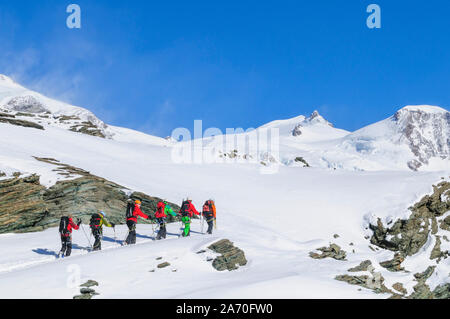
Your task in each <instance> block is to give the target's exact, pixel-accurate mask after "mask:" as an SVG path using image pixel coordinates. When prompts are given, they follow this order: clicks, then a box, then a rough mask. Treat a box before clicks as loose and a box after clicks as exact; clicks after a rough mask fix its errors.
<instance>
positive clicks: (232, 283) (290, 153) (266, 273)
mask: <svg viewBox="0 0 450 319" xmlns="http://www.w3.org/2000/svg"><path fill="white" fill-rule="evenodd" d="M0 87H1V88H2V89H1V90H0V97H1V96H2V94H3V96H11V92H14V94H17V95H18V96H19V95H20V94H22V93H23V92H22V91H21V90H23V88H22V87H20V86H18V85H17V84H15V83H14V82H12V81H11V80H9V79H8V78H2V77H0ZM8 88H9V90H10V91H8ZM20 92H22V93H20ZM25 94H27V95H29V94H31V93H30V92H25ZM38 97H39V99H41V97H40V96H38ZM43 101H45V100H43ZM46 102H48V101H46ZM2 103H7V102H5V101H3V102H2ZM0 105H1V103H0ZM45 105H46V106H47V107H48V108H49V109H50V111H51V112H52V113H55V112H64V115H67V114H73V113H70V112H78V109H71V111H70V112H69V113H67V112H68V111H67V110H66V109H65V107H66V104H58V105H55V104H52V103H50V102H48V103H46V104H45ZM70 108H72V107H70ZM84 111H85V110H84V109H81V110H80V112H81V113H77V114H78V115H80V114H85V115H86V116H88V115H90V114H89V113H84ZM432 111H433V112H435V111H436V110H435V109H434V108H433V109H432ZM444 111H445V110H444ZM87 112H89V111H87ZM436 112H437V111H436ZM445 112H446V111H445ZM297 124H301V125H302V130H303V131H302V134H301V135H299V136H293V135H292V134H291V133H292V130H293V129H294V127H295V126H296V125H297ZM390 125H391V122H389V121H385V122H383V121H382V122H381V123H380V122H379V123H376V124H374V126H372V127H367V128H366V129H363V130H360V131H357V132H355V133H349V132H347V131H344V130H340V129H336V128H333V127H332V126H331V125H330V124H329V123H328V122H327V121H325V120H323V121H322V120H321V119H320V118H318V117H317V116H314V118H313V120H311V118H309V119H307V118H306V117H304V116H301V117H297V118H294V119H291V120H284V121H275V122H272V123H269V124H267V125H265V126H263V127H260V128H258V129H257V130H258V131H264V130H268V129H270V128H273V127H277V128H279V129H280V152H279V156H278V157H277V158H275V157H274V161H273V162H274V163H273V165H276V166H277V171H276V173H274V174H261V164H260V163H259V161H257V162H256V163H252V162H249V161H242V162H233V161H223V162H221V163H209V164H204V163H203V164H191V163H175V162H174V160H173V153H172V152H173V147H174V145H179V144H180V143H175V142H170V141H168V140H165V139H160V138H157V137H152V136H148V135H146V134H143V133H136V131H133V130H128V129H123V128H115V127H108V129H110V130H112V131H113V132H114V133H115V134H116V137H115V138H114V137H112V138H110V139H102V138H98V137H93V136H89V135H84V134H79V133H75V132H71V131H68V130H67V129H64V128H62V127H58V126H54V125H48V126H46V127H45V130H36V129H33V128H23V127H18V126H13V125H9V124H3V123H0V171H3V172H5V173H7V176H6V177H5V178H8V177H9V176H10V175H11V174H12V173H13V172H16V171H19V172H21V173H23V174H31V173H37V174H39V175H40V176H41V183H42V184H44V185H46V186H47V187H50V186H51V185H53V184H54V183H56V182H57V181H58V180H60V179H61V178H62V177H61V176H58V175H56V174H55V172H53V171H52V169H53V168H54V167H52V166H51V165H50V164H47V163H42V162H38V161H36V160H35V159H34V158H33V157H32V156H39V157H51V158H55V159H57V160H59V161H60V162H61V163H65V164H70V165H73V166H76V167H80V168H82V169H85V170H88V171H90V172H91V173H92V174H95V175H98V176H101V177H103V178H106V179H108V180H111V181H113V182H116V183H118V184H120V185H122V186H124V187H127V188H129V189H131V190H135V191H141V192H145V193H147V194H150V195H153V196H158V197H160V198H166V199H167V200H169V201H172V202H178V203H181V201H182V199H183V198H185V197H187V196H190V197H192V198H193V199H194V201H193V202H194V204H195V206H196V207H197V208H198V209H200V208H201V205H202V204H203V202H204V201H205V200H206V199H209V198H211V197H212V198H214V199H215V201H216V206H217V210H218V221H217V224H218V230H216V231H215V232H214V234H213V235H212V236H210V235H202V234H200V230H201V224H200V222H199V221H194V223H193V234H192V236H191V237H190V238H180V239H178V234H179V232H180V231H179V226H180V225H179V224H171V225H169V227H168V233H169V234H168V239H166V240H162V241H153V240H152V237H153V231H152V227H151V226H150V225H138V233H139V234H140V236H139V237H138V244H137V245H135V246H129V247H119V245H118V244H117V243H116V242H115V241H114V233H113V232H112V230H111V229H108V228H106V229H105V238H104V241H103V245H104V250H103V251H101V252H92V253H87V252H86V251H85V250H83V249H80V247H87V246H88V245H89V243H88V240H87V239H86V237H85V236H84V233H83V232H82V230H79V231H74V235H73V242H74V244H75V245H76V246H75V248H74V250H73V256H71V257H68V258H65V259H56V258H55V256H54V255H55V253H56V252H58V251H59V249H60V239H59V235H58V233H57V229H54V228H53V229H48V230H46V231H43V232H38V233H29V234H3V235H0V247H1V251H2V254H1V256H0V287H1V289H0V298H71V297H72V296H74V295H75V294H78V289H77V288H76V287H75V288H74V287H73V286H71V285H70V282H71V278H73V277H71V275H72V273H71V272H70V270H73V268H71V267H74V266H72V265H76V266H75V267H79V270H80V274H81V283H83V282H84V281H86V280H88V279H94V280H97V281H98V282H99V284H100V286H99V287H98V288H95V289H96V290H97V291H98V292H99V293H100V295H99V296H96V297H95V298H319V297H320V298H386V297H388V295H383V294H374V293H372V292H371V291H369V290H366V289H362V290H361V291H359V288H360V287H358V286H351V285H349V284H347V283H344V282H339V281H336V280H334V277H335V276H336V275H339V274H345V273H347V272H346V270H347V269H348V268H350V267H354V266H356V265H358V264H359V263H360V262H361V261H363V260H366V259H370V260H372V261H373V264H374V266H375V270H376V271H377V272H381V273H382V275H383V276H384V277H385V278H386V284H387V286H388V287H390V286H391V285H392V284H393V283H395V282H397V281H401V282H403V283H404V284H405V287H406V288H407V289H408V293H411V292H412V287H413V286H414V283H415V282H414V279H413V274H414V273H415V272H418V271H424V270H425V269H426V268H427V267H428V266H429V265H431V264H435V261H430V260H429V251H428V250H429V249H431V248H432V246H433V245H432V243H431V239H430V243H429V244H427V245H426V247H424V251H423V252H421V253H420V254H418V255H417V256H415V257H414V258H413V259H411V261H408V263H406V267H407V269H408V270H410V271H411V272H410V273H392V272H389V271H387V270H386V269H384V268H382V267H380V266H379V265H378V262H381V261H385V260H388V259H391V258H392V257H393V253H392V252H388V251H383V250H378V251H375V252H374V251H372V250H371V249H370V248H369V245H370V242H369V241H368V240H367V239H365V238H364V236H366V235H370V234H371V232H370V231H369V230H368V229H367V227H368V223H369V222H373V221H375V220H376V218H381V219H382V221H384V222H389V221H392V220H395V219H397V218H405V217H407V216H409V214H410V212H409V211H408V207H410V206H411V205H412V204H413V203H415V202H417V201H418V200H419V199H421V197H422V196H424V195H425V194H429V193H431V192H432V184H435V183H437V182H439V181H440V180H441V178H445V179H447V180H448V179H449V173H450V169H449V166H448V162H447V163H444V165H441V166H436V167H435V168H434V169H433V170H423V171H418V172H414V171H411V170H409V169H405V167H404V166H405V164H404V161H403V159H404V158H403V156H405V158H406V157H407V156H410V153H408V149H407V148H406V146H405V147H402V146H399V145H397V146H393V144H392V143H391V142H390V136H389V132H390V130H391V127H390ZM386 132H387V133H386ZM385 133H386V134H387V135H385ZM245 134H248V133H244V135H245ZM227 137H228V138H229V137H230V136H227ZM234 137H236V136H231V138H234ZM366 138H374V140H375V144H376V150H374V149H372V148H371V147H367V145H366V144H365V143H363V142H361V141H364V140H365V139H366ZM221 139H222V137H221V136H215V137H212V138H208V139H205V140H203V141H201V142H202V143H201V145H200V147H201V148H202V149H204V150H206V151H210V150H211V149H213V150H215V152H217V153H219V151H227V152H228V151H231V150H233V149H234V148H233V147H235V145H234V144H230V145H228V144H227V145H225V147H224V148H223V147H222V146H223V144H221ZM372 142H373V140H372ZM181 143H184V142H181ZM360 144H361V145H360ZM370 145H373V144H370ZM355 147H356V149H355ZM380 150H382V151H380ZM238 151H239V154H241V155H242V154H245V153H246V152H245V151H242V150H238ZM250 153H251V152H250ZM397 155H398V157H396V156H397ZM295 156H303V157H304V158H305V159H306V160H307V161H308V162H310V163H311V164H312V165H311V166H312V167H310V168H302V167H298V166H297V165H295V163H293V162H292V159H293V158H295ZM268 158H269V157H268ZM408 158H409V157H408ZM391 160H392V161H393V162H389V161H391ZM440 163H441V162H440ZM279 164H285V165H279ZM441 164H442V163H441ZM271 165H272V164H271ZM329 168H337V169H336V170H334V169H329ZM339 168H346V169H339ZM437 168H438V169H437ZM84 228H85V230H86V231H87V230H88V227H87V225H84ZM334 234H339V238H333V235H334ZM115 235H116V236H117V239H118V240H122V239H123V237H124V236H125V235H126V226H118V227H116V234H115ZM222 238H228V239H230V240H231V241H233V242H234V244H235V245H236V246H237V247H239V248H241V249H243V250H244V252H245V254H246V257H247V259H248V261H249V262H248V264H247V265H246V266H244V267H240V268H239V269H238V270H237V271H231V272H229V271H225V272H218V271H216V270H215V269H214V268H213V267H212V266H211V262H208V261H206V257H207V255H210V254H211V253H210V252H207V253H206V254H196V252H197V251H199V250H200V249H203V248H205V247H207V246H208V245H209V244H211V243H213V242H214V241H217V240H219V239H222ZM91 240H92V238H91ZM331 242H333V243H336V244H338V245H340V246H341V247H342V248H343V249H344V250H345V251H347V261H337V260H334V259H323V260H315V259H312V258H310V257H309V256H308V254H309V252H310V251H314V250H315V249H316V248H319V247H322V246H328V245H329V244H330V243H331ZM351 243H352V245H350V244H351ZM430 247H431V248H430ZM353 250H354V252H353ZM157 257H163V259H162V260H161V261H159V260H156V258H157ZM162 261H168V262H170V264H171V266H170V267H167V268H163V269H157V268H156V265H157V264H158V263H159V262H162ZM152 269H156V270H155V272H149V271H150V270H152ZM174 270H176V271H174ZM449 272H450V266H449V263H448V261H444V262H441V263H439V264H437V268H436V276H435V277H433V278H434V279H433V285H434V286H436V285H437V284H440V283H444V282H449V278H448V273H449ZM446 274H447V275H446ZM68 282H69V284H68Z"/></svg>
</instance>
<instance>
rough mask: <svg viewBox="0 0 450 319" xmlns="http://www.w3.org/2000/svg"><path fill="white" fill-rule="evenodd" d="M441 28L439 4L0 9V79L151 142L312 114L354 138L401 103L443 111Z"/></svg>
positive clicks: (55, 4)
mask: <svg viewBox="0 0 450 319" xmlns="http://www.w3.org/2000/svg"><path fill="white" fill-rule="evenodd" d="M70 3H77V4H79V5H80V7H81V10H82V28H81V29H80V30H74V29H72V30H71V29H68V28H67V27H66V24H65V21H66V18H67V16H68V14H67V13H66V7H67V5H69V4H70ZM371 3H377V4H379V5H380V7H381V10H382V11H381V14H382V15H381V18H382V28H381V29H377V30H371V29H368V28H367V26H366V19H367V17H368V15H369V14H368V13H366V7H367V6H368V5H369V4H371ZM449 16H450V2H449V1H448V0H442V1H437V0H429V1H401V0H396V1H392V0H389V1H385V0H383V1H381V0H373V1H363V0H347V1H335V0H330V1H300V0H297V1H281V0H279V1H263V0H259V1H234V0H227V1H211V0H209V1H171V0H166V1H132V0H131V1H115V0H107V1H103V0H96V1H92V0H91V1H88V0H73V1H72V2H69V1H68V2H66V1H61V0H53V1H52V0H48V1H43V0H40V1H22V0H15V1H10V0H0V46H1V50H0V73H4V74H7V75H10V76H12V77H13V78H14V79H15V80H17V81H18V82H20V83H21V84H23V85H25V86H27V87H29V88H32V89H35V90H38V91H40V92H42V93H44V94H46V95H49V96H51V97H54V98H58V99H62V100H64V101H67V102H70V103H72V104H75V105H79V106H83V107H86V108H89V109H90V110H92V111H93V112H95V113H96V114H97V115H98V116H99V117H100V118H102V119H103V120H104V121H106V122H107V123H110V124H114V125H119V126H125V127H130V128H134V129H139V130H142V131H145V132H147V133H150V134H156V135H160V136H166V135H170V133H171V131H172V130H173V129H174V128H176V127H188V128H191V127H192V126H193V121H194V119H202V120H203V121H204V124H203V125H204V127H219V128H221V129H223V130H224V129H225V128H226V127H243V128H249V127H256V126H259V125H262V124H264V123H266V122H269V121H271V120H274V119H280V118H290V117H294V116H297V115H299V114H309V113H311V112H312V111H313V110H315V109H317V110H319V112H320V113H322V115H323V116H324V117H325V118H326V119H328V120H329V121H331V122H332V123H334V124H335V126H337V127H340V128H344V129H347V130H355V129H358V128H360V127H362V126H364V125H367V124H370V123H372V122H375V121H378V120H381V119H384V118H386V117H388V116H390V115H391V114H393V113H394V112H395V110H396V109H398V108H399V107H401V106H403V105H407V104H432V105H440V106H442V107H444V108H447V109H448V106H449V105H450V53H449V52H450V19H449V18H448V17H449Z"/></svg>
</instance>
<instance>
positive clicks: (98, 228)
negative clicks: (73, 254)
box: [89, 212, 116, 251]
mask: <svg viewBox="0 0 450 319" xmlns="http://www.w3.org/2000/svg"><path fill="white" fill-rule="evenodd" d="M105 217H106V214H105V213H104V212H100V213H99V214H93V215H92V216H91V221H90V223H89V226H90V227H91V231H92V235H93V236H94V238H95V242H94V246H93V247H92V250H94V251H95V250H101V249H102V241H101V240H102V236H103V226H106V227H112V228H114V227H115V226H116V225H115V224H114V223H109V222H108V221H107V220H106V219H105Z"/></svg>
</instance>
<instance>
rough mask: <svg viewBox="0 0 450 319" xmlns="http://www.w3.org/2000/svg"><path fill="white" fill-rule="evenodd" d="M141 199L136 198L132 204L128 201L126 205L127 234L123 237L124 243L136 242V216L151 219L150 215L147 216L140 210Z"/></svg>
mask: <svg viewBox="0 0 450 319" xmlns="http://www.w3.org/2000/svg"><path fill="white" fill-rule="evenodd" d="M141 204H142V203H141V201H140V200H136V201H135V202H134V204H133V203H132V202H131V203H128V207H127V215H126V218H127V226H128V236H127V238H126V239H125V244H127V245H130V244H136V224H137V218H138V216H140V217H142V218H144V219H149V220H150V219H151V217H150V216H147V215H146V214H144V213H143V212H142V211H141Z"/></svg>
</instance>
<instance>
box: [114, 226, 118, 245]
mask: <svg viewBox="0 0 450 319" xmlns="http://www.w3.org/2000/svg"><path fill="white" fill-rule="evenodd" d="M113 230H114V242H115V243H116V244H118V242H117V237H116V227H113Z"/></svg>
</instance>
